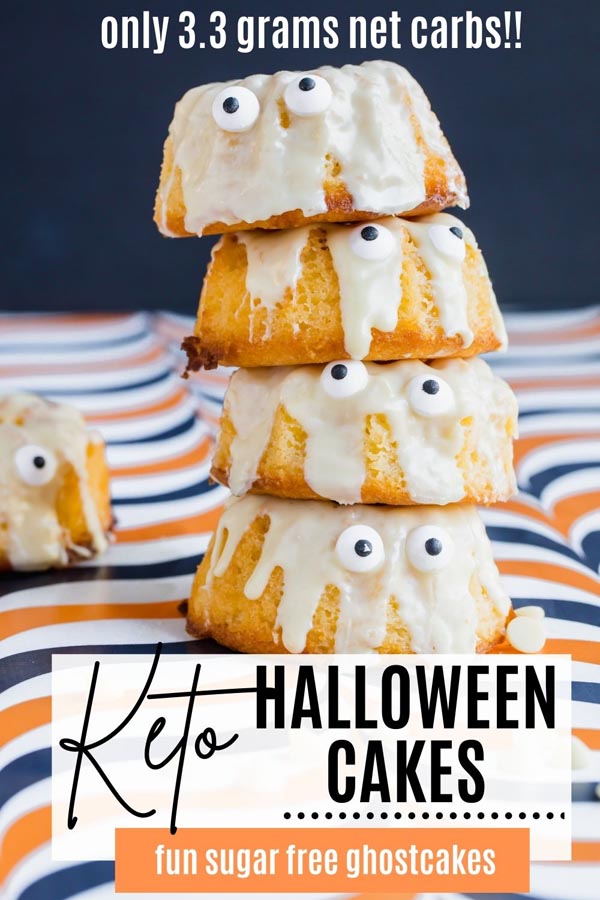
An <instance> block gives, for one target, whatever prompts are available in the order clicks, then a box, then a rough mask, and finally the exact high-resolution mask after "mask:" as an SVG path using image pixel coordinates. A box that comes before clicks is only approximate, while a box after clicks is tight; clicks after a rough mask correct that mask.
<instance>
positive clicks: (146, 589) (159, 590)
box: [2, 575, 192, 611]
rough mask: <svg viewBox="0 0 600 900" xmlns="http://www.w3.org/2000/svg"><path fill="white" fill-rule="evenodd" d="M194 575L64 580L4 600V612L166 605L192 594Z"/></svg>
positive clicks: (28, 589) (12, 595) (23, 591)
mask: <svg viewBox="0 0 600 900" xmlns="http://www.w3.org/2000/svg"><path fill="white" fill-rule="evenodd" d="M191 577H192V576H191V575H176V576H175V577H173V578H151V577H150V578H131V579H129V578H123V579H112V580H108V579H97V580H94V581H64V582H62V583H60V582H59V583H58V584H53V585H52V586H51V587H46V586H45V585H42V586H41V587H33V588H25V589H24V590H22V591H13V592H12V593H11V594H8V595H7V596H6V597H3V598H2V610H3V611H4V610H9V609H12V610H15V609H34V608H43V607H55V606H79V605H83V604H89V605H90V606H112V605H117V606H118V604H120V603H139V604H140V606H142V605H144V606H145V605H147V604H149V603H165V602H166V601H168V600H181V599H182V598H185V597H187V596H188V595H189V589H190V583H191V582H190V579H191Z"/></svg>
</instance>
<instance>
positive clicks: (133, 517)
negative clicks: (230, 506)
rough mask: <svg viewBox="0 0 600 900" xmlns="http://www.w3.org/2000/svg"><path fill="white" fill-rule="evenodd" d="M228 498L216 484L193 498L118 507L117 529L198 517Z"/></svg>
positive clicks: (227, 493)
mask: <svg viewBox="0 0 600 900" xmlns="http://www.w3.org/2000/svg"><path fill="white" fill-rule="evenodd" d="M228 496H229V491H228V489H227V488H224V487H223V486H222V485H220V484H217V485H215V486H214V487H212V488H211V489H210V490H209V491H207V492H206V493H205V494H200V495H198V496H195V497H183V498H182V499H181V500H163V501H159V502H157V503H137V504H132V505H130V506H127V505H125V506H119V507H118V509H117V520H118V524H119V529H120V530H121V531H125V530H127V529H128V528H139V527H140V526H142V525H160V524H162V523H164V522H175V521H177V520H178V519H187V518H189V517H192V516H198V515H201V514H202V513H204V512H206V511H207V510H209V509H215V507H217V506H221V504H223V503H224V502H225V500H226V499H227V497H228Z"/></svg>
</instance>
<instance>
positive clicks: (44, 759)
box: [0, 747, 52, 809]
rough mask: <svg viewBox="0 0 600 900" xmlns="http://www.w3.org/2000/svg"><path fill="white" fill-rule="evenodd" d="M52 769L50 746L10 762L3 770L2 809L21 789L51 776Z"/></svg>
mask: <svg viewBox="0 0 600 900" xmlns="http://www.w3.org/2000/svg"><path fill="white" fill-rule="evenodd" d="M51 771H52V751H51V749H50V747H44V748H43V749H41V750H33V751H32V752H31V753H25V754H24V755H23V756H19V757H18V758H17V759H14V760H13V761H12V762H9V763H8V765H7V766H4V768H3V769H2V771H1V774H2V778H0V809H2V807H3V806H4V804H5V803H7V802H8V801H9V800H10V799H11V797H13V796H14V795H15V794H18V793H19V791H23V790H24V789H25V788H28V787H29V786H30V785H32V784H35V782H36V781H41V780H42V779H43V778H50V773H51Z"/></svg>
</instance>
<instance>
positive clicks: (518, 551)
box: [492, 541, 594, 578]
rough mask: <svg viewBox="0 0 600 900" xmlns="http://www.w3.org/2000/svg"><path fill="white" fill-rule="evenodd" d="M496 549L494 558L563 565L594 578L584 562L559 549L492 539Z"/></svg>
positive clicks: (565, 567)
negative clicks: (565, 554)
mask: <svg viewBox="0 0 600 900" xmlns="http://www.w3.org/2000/svg"><path fill="white" fill-rule="evenodd" d="M492 547H493V550H494V558H495V559H496V560H498V559H508V560H512V559H524V560H526V561H527V562H532V563H538V562H547V563H553V564H555V565H557V566H561V567H562V568H564V569H570V570H571V571H573V572H579V573H580V574H581V575H586V576H587V577H588V578H594V573H593V572H591V571H590V569H589V568H588V567H587V566H585V565H584V564H583V563H580V562H578V561H577V560H575V559H571V558H570V557H569V556H564V555H563V554H562V553H559V552H558V550H548V549H546V547H536V546H534V545H533V544H517V543H516V542H515V543H514V544H513V543H510V542H507V543H503V542H500V541H492Z"/></svg>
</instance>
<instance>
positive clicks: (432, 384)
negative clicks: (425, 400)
mask: <svg viewBox="0 0 600 900" xmlns="http://www.w3.org/2000/svg"><path fill="white" fill-rule="evenodd" d="M439 389H440V386H439V384H438V382H437V381H434V379H433V378H428V379H427V381H424V382H423V390H424V391H425V393H426V394H437V393H438V391H439Z"/></svg>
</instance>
